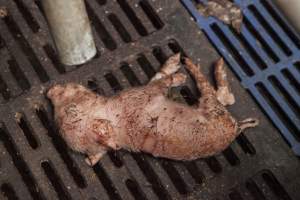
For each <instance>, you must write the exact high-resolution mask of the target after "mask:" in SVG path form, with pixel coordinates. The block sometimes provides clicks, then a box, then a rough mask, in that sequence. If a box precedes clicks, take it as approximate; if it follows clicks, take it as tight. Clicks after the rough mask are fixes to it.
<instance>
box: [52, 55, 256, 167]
mask: <svg viewBox="0 0 300 200" xmlns="http://www.w3.org/2000/svg"><path fill="white" fill-rule="evenodd" d="M179 59H180V57H179V55H175V56H173V57H171V58H170V59H169V60H168V61H167V62H166V64H165V65H164V66H163V67H162V69H161V71H160V72H158V73H157V74H156V75H155V77H153V79H152V81H151V82H150V83H149V84H147V85H145V86H142V87H136V88H131V89H128V90H125V91H123V92H121V93H119V94H118V95H116V96H113V97H105V96H100V95H97V94H95V93H94V92H92V91H90V90H89V89H87V88H85V87H83V86H81V85H78V84H74V83H69V84H66V85H56V86H54V87H52V88H51V89H50V90H49V91H48V94H47V96H48V97H49V98H50V99H51V101H52V103H53V105H54V108H55V120H56V122H57V124H58V126H59V128H60V133H61V135H62V137H63V138H64V139H65V141H66V142H67V144H68V145H69V146H70V147H71V148H72V149H73V150H75V151H79V152H81V153H84V154H86V155H87V156H88V157H87V159H86V162H87V163H88V164H89V165H94V164H96V163H97V162H98V161H99V159H101V157H102V156H103V155H104V154H105V153H106V151H107V150H109V149H114V150H118V149H121V148H123V149H126V150H129V151H134V152H140V151H143V152H147V153H150V154H152V155H154V156H157V157H165V158H170V159H176V160H192V159H196V158H202V157H207V156H211V155H214V154H216V153H219V152H220V151H222V150H224V149H225V148H226V147H227V146H228V145H229V144H230V143H231V142H232V141H233V140H234V139H235V138H236V136H237V135H238V134H239V133H240V131H241V130H242V129H245V128H248V127H253V126H256V125H257V121H256V120H252V119H247V120H244V121H242V122H239V123H238V122H237V121H236V120H235V119H234V118H233V117H232V116H231V114H230V113H229V112H228V111H227V110H226V108H225V105H228V104H233V103H234V97H233V95H232V94H231V93H230V92H229V89H228V82H227V80H226V74H225V72H224V69H223V63H222V60H221V61H220V62H218V63H217V65H216V71H215V75H216V79H217V84H218V90H215V89H214V88H213V87H212V86H211V85H210V84H209V82H208V81H207V80H206V78H205V77H204V76H203V74H202V73H201V72H200V70H199V68H198V67H197V66H196V65H194V64H193V63H192V62H191V61H190V60H189V59H186V67H187V69H188V70H189V72H190V73H191V74H192V75H193V77H194V78H195V80H196V82H197V86H198V88H199V90H200V91H201V94H202V97H201V98H200V100H199V105H198V106H196V107H191V106H188V105H185V104H181V103H177V102H174V101H172V100H169V99H168V98H167V91H168V89H169V88H170V87H174V86H178V85H180V84H182V83H184V82H185V79H186V76H185V75H184V74H182V73H176V72H177V70H178V69H179Z"/></svg>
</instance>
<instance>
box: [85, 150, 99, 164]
mask: <svg viewBox="0 0 300 200" xmlns="http://www.w3.org/2000/svg"><path fill="white" fill-rule="evenodd" d="M102 156H103V154H102V153H98V154H96V155H92V156H88V157H87V158H86V159H85V162H86V163H87V164H88V165H89V166H91V167H92V166H94V165H95V164H97V163H98V162H99V160H100V159H101V157H102Z"/></svg>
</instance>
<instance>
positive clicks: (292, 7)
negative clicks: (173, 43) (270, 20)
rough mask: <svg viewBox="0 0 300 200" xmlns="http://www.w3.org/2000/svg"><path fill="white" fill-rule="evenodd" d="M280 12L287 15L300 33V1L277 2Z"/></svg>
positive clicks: (277, 0) (276, 0) (279, 0)
mask: <svg viewBox="0 0 300 200" xmlns="http://www.w3.org/2000/svg"><path fill="white" fill-rule="evenodd" d="M275 3H276V4H277V5H278V7H279V8H280V10H281V11H282V12H283V13H284V14H285V16H286V17H287V18H288V19H289V21H290V22H291V23H292V24H293V25H294V27H295V29H296V30H297V31H298V33H300V1H299V0H275Z"/></svg>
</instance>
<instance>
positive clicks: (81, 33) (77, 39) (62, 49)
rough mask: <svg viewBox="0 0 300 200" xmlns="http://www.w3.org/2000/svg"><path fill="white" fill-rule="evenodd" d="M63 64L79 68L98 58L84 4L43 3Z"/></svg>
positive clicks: (58, 0)
mask: <svg viewBox="0 0 300 200" xmlns="http://www.w3.org/2000/svg"><path fill="white" fill-rule="evenodd" d="M41 1H42V4H43V9H44V11H45V14H46V17H47V20H48V24H49V26H50V31H51V33H52V37H53V40H54V43H55V46H56V49H57V51H58V54H59V58H60V60H61V62H62V63H63V64H65V65H79V64H83V63H85V62H87V61H88V60H90V59H92V58H93V57H94V56H95V55H96V47H95V43H94V39H93V35H92V30H91V26H90V22H89V19H88V16H87V12H86V7H85V4H84V1H83V0H41Z"/></svg>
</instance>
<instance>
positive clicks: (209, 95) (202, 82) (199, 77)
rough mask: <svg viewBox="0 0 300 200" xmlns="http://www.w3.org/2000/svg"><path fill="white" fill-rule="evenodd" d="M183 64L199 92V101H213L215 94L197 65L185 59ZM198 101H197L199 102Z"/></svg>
mask: <svg viewBox="0 0 300 200" xmlns="http://www.w3.org/2000/svg"><path fill="white" fill-rule="evenodd" d="M185 64H186V68H187V69H188V71H189V72H190V74H191V75H192V76H193V77H194V79H195V81H196V84H197V88H198V89H199V90H200V92H201V97H200V99H202V98H203V99H208V100H213V99H215V98H216V97H215V96H216V92H215V90H214V88H213V87H212V86H211V84H210V83H209V82H208V80H207V79H206V77H205V76H204V74H203V73H202V72H201V70H200V66H199V65H195V64H194V63H193V62H192V60H191V59H189V58H185ZM200 99H199V100H200Z"/></svg>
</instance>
